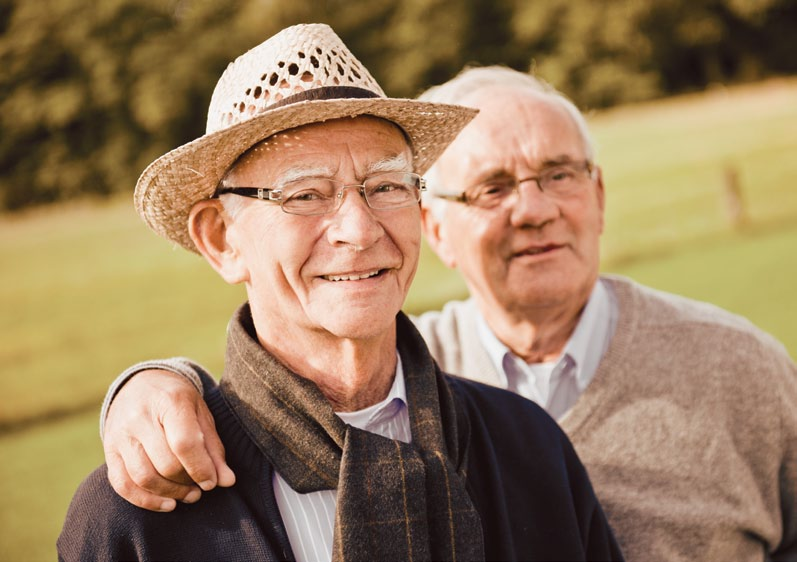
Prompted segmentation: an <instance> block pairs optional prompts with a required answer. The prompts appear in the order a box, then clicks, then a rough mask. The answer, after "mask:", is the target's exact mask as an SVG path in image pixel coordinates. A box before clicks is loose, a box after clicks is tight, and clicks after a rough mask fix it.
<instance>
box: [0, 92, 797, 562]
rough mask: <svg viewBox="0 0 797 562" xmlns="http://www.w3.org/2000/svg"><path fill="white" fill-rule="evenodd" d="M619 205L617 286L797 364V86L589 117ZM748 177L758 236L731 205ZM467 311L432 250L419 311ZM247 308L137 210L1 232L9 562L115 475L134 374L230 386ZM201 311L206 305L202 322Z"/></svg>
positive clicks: (92, 210)
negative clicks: (635, 285) (112, 420)
mask: <svg viewBox="0 0 797 562" xmlns="http://www.w3.org/2000/svg"><path fill="white" fill-rule="evenodd" d="M590 121H591V124H592V127H593V130H594V133H595V138H596V141H597V144H598V147H599V149H598V154H599V162H600V164H601V165H602V166H603V169H604V180H605V184H606V190H607V210H606V233H605V235H604V240H603V254H604V261H603V269H604V271H607V272H616V273H621V274H626V275H629V276H631V277H633V278H635V279H637V280H639V281H641V282H643V283H646V284H649V285H652V286H654V287H658V288H661V289H665V290H670V291H673V292H676V293H680V294H684V295H687V296H691V297H694V298H699V299H702V300H707V301H710V302H714V303H716V304H718V305H720V306H723V307H725V308H728V309H729V310H732V311H734V312H737V313H740V314H743V315H745V316H747V317H748V318H750V319H751V320H752V321H753V322H755V323H756V324H758V325H759V326H761V327H762V328H764V329H766V330H767V331H770V332H771V333H773V334H774V335H776V336H777V337H778V338H779V339H780V340H781V341H782V342H783V343H784V344H785V345H786V347H787V349H788V350H789V351H790V353H791V354H792V356H793V357H797V315H796V314H795V313H796V312H797V298H795V297H794V296H793V287H795V286H797V252H796V251H795V250H797V189H796V188H795V187H794V186H795V184H796V183H797V159H794V158H793V154H795V153H796V152H797V80H795V79H792V80H782V81H774V82H769V83H765V84H761V85H757V86H749V87H744V88H736V89H729V90H716V91H711V92H708V93H706V94H702V95H694V96H688V97H683V98H677V99H671V100H663V101H660V102H657V103H651V104H643V105H639V106H634V107H624V108H619V109H615V110H612V111H607V112H605V113H600V114H596V115H592V116H590ZM728 166H732V167H733V168H734V170H735V171H736V173H737V175H738V178H739V183H740V186H741V192H742V199H743V201H744V202H745V209H746V214H747V217H748V221H747V224H746V225H745V226H743V227H740V228H734V226H733V225H732V224H731V222H730V220H729V218H728V213H727V208H726V199H725V195H724V186H725V183H724V178H725V173H726V171H727V168H728ZM465 294H466V291H465V287H464V284H463V283H462V281H461V279H460V278H459V277H458V275H457V274H455V273H453V272H450V271H449V270H447V269H446V268H445V267H443V266H442V265H441V264H440V263H439V262H438V261H437V260H436V259H435V258H434V256H433V255H432V254H431V253H430V252H429V251H428V250H427V249H425V250H424V254H423V259H422V264H421V267H420V268H419V272H418V275H417V277H416V281H415V283H414V285H413V289H412V291H411V294H410V298H409V300H408V303H407V306H406V308H407V310H408V311H412V312H418V311H421V310H425V309H429V308H435V307H438V306H439V305H440V304H442V302H444V301H445V300H447V299H449V298H453V297H461V296H464V295H465ZM243 298H244V294H243V291H242V290H241V289H240V288H239V287H228V286H226V285H225V284H224V283H223V282H222V281H221V280H220V279H218V278H217V277H216V276H215V274H214V273H213V272H212V271H211V270H210V268H209V267H207V266H206V264H205V263H204V262H203V261H202V260H201V259H200V258H198V257H196V256H193V255H189V254H188V253H187V252H185V251H183V250H181V249H172V248H171V247H169V245H168V244H167V243H166V242H164V241H163V240H161V239H159V238H157V237H156V236H155V235H154V234H151V233H150V232H149V231H148V230H147V229H146V228H145V227H144V226H143V224H142V223H141V222H140V220H139V219H138V217H137V216H136V215H135V213H134V211H133V210H132V205H131V204H130V201H129V200H126V199H125V200H114V201H109V202H102V203H96V202H94V203H92V202H84V203H79V204H70V205H63V206H58V207H54V208H50V209H43V210H38V211H33V212H28V213H23V214H19V215H10V216H9V215H6V216H3V217H2V218H0V307H2V310H3V314H2V315H1V316H0V342H2V343H0V365H2V369H3V371H2V375H3V376H2V377H0V404H2V407H1V408H0V458H2V459H3V462H2V463H0V466H1V467H2V468H0V497H2V498H3V501H2V506H1V507H0V559H1V560H49V559H53V558H54V557H55V547H54V542H55V539H56V537H57V534H58V531H59V529H60V526H61V522H62V520H63V516H64V514H65V512H66V508H67V505H68V502H69V498H70V497H71V495H72V493H73V491H74V489H75V487H76V486H77V484H78V483H79V481H80V480H81V479H82V477H83V476H85V475H86V474H87V473H88V471H89V470H90V469H91V468H92V467H94V466H96V465H97V464H98V463H99V462H101V450H100V444H99V440H98V438H97V413H98V409H99V403H100V399H101V397H102V395H103V394H104V392H105V389H106V387H107V384H108V383H109V381H110V380H111V379H112V378H113V377H114V376H115V374H116V373H117V372H119V371H121V370H122V369H123V368H124V367H125V366H127V365H129V364H130V363H132V362H135V361H138V360H141V359H145V358H151V357H160V356H169V355H189V356H191V357H193V358H195V359H197V360H199V361H200V362H201V363H204V364H205V365H206V366H207V367H209V368H210V369H211V370H213V371H214V372H217V373H218V372H220V370H221V366H222V355H223V349H224V337H225V335H224V332H225V326H226V322H227V319H228V317H229V315H230V313H231V311H232V309H233V308H234V307H235V306H237V305H238V304H239V303H240V302H241V301H242V300H243ZM199 303H201V304H199Z"/></svg>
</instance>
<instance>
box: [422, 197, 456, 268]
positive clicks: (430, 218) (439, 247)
mask: <svg viewBox="0 0 797 562" xmlns="http://www.w3.org/2000/svg"><path fill="white" fill-rule="evenodd" d="M421 224H422V225H423V233H424V235H425V236H426V242H427V243H428V244H429V246H430V247H431V248H432V250H434V253H435V254H437V257H439V258H440V261H442V262H443V263H444V264H445V265H446V266H447V267H450V268H451V269H454V268H456V267H457V260H456V258H455V257H454V252H453V251H452V248H451V246H450V244H449V243H448V236H447V230H446V229H445V228H444V227H443V224H442V223H441V222H440V220H438V218H437V217H436V216H435V215H434V213H433V212H432V210H431V209H429V208H428V207H426V206H423V205H422V206H421Z"/></svg>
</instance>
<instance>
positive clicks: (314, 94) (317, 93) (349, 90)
mask: <svg viewBox="0 0 797 562" xmlns="http://www.w3.org/2000/svg"><path fill="white" fill-rule="evenodd" d="M379 97H382V96H380V95H379V94H375V93H374V92H372V91H371V90H366V89H365V88H357V87H355V86H322V87H321V88H313V89H312V90H305V91H303V92H299V93H298V94H293V95H292V96H288V97H287V98H282V99H281V100H280V101H278V102H277V103H273V104H271V105H270V106H268V110H269V111H270V110H272V109H276V108H278V107H282V106H284V105H291V104H293V103H299V102H301V101H316V100H334V99H350V98H360V99H364V98H379Z"/></svg>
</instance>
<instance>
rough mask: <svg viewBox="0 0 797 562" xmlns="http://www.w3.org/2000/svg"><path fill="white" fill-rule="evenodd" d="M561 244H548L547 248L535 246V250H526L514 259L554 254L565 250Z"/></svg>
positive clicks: (517, 253)
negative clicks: (556, 251) (562, 249)
mask: <svg viewBox="0 0 797 562" xmlns="http://www.w3.org/2000/svg"><path fill="white" fill-rule="evenodd" d="M563 247H564V246H562V245H561V244H548V245H546V246H535V247H534V248H526V249H525V250H521V251H519V252H516V253H515V254H514V257H522V256H539V255H542V254H547V253H549V252H553V251H555V250H559V249H561V248H563Z"/></svg>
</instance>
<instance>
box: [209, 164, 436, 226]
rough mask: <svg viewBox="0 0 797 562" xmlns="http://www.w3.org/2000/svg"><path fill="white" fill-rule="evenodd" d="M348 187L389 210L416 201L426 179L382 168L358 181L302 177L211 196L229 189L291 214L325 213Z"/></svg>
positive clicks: (371, 203)
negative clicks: (275, 187) (269, 203)
mask: <svg viewBox="0 0 797 562" xmlns="http://www.w3.org/2000/svg"><path fill="white" fill-rule="evenodd" d="M350 187H356V188H357V191H359V192H360V195H361V196H362V197H363V199H365V202H366V204H367V205H368V206H369V207H370V208H372V209H376V210H390V209H401V208H403V207H411V206H413V205H417V204H418V203H419V202H420V200H421V192H422V191H425V190H426V182H425V180H424V179H423V178H422V177H421V176H419V175H418V174H414V173H411V172H384V173H381V174H375V175H373V176H370V177H368V178H366V179H365V181H363V183H362V184H351V185H346V184H344V183H343V182H341V181H337V180H333V179H330V178H302V179H299V180H296V181H292V182H288V183H286V184H285V185H283V186H282V187H280V188H279V189H269V188H265V187H219V188H218V189H217V190H216V193H215V194H214V197H218V196H219V195H224V194H225V193H233V194H235V195H241V196H243V197H252V198H255V199H260V200H262V201H268V202H271V203H278V204H279V205H280V207H282V210H283V211H285V212H286V213H290V214H292V215H325V214H327V213H334V212H335V211H337V210H338V208H339V207H340V205H341V203H342V202H343V193H344V192H345V191H346V189H347V188H350Z"/></svg>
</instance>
